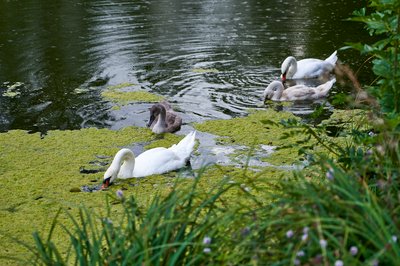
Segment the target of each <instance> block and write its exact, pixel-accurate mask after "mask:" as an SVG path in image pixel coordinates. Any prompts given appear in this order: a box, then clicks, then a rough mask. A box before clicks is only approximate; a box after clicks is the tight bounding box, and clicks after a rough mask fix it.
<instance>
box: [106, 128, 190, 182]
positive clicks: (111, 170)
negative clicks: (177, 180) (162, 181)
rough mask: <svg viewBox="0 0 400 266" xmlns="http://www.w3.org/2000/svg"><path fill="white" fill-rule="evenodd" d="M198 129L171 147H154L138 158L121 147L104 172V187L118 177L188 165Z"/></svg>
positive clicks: (161, 171) (141, 174)
mask: <svg viewBox="0 0 400 266" xmlns="http://www.w3.org/2000/svg"><path fill="white" fill-rule="evenodd" d="M195 138H196V131H192V132H190V133H189V134H187V135H186V137H184V138H183V139H182V140H181V141H180V142H179V143H178V144H174V145H172V146H171V147H169V148H168V149H167V148H163V147H159V148H154V149H150V150H148V151H145V152H143V153H141V154H140V155H139V156H138V157H137V158H136V159H135V155H134V154H133V152H132V151H131V150H130V149H121V150H120V151H118V152H117V154H116V155H115V157H114V159H113V161H112V163H111V165H110V167H108V169H107V171H106V172H105V173H104V179H103V185H102V189H104V188H107V187H108V186H109V185H110V184H111V183H112V182H114V180H115V179H116V178H117V177H118V178H131V177H144V176H149V175H155V174H163V173H166V172H169V171H173V170H177V169H179V168H182V167H183V166H185V165H186V163H187V162H188V161H189V158H190V155H191V153H192V151H193V147H194V144H195Z"/></svg>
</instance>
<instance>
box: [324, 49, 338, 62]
mask: <svg viewBox="0 0 400 266" xmlns="http://www.w3.org/2000/svg"><path fill="white" fill-rule="evenodd" d="M336 54H337V51H334V52H333V54H331V55H330V56H329V57H328V58H327V59H325V62H328V63H330V64H332V65H335V64H336V61H337V60H338V57H337V55H336Z"/></svg>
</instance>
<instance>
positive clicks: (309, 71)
mask: <svg viewBox="0 0 400 266" xmlns="http://www.w3.org/2000/svg"><path fill="white" fill-rule="evenodd" d="M336 53H337V51H334V52H333V54H331V55H330V56H329V57H328V58H327V59H325V60H321V59H315V58H307V59H302V60H300V61H296V59H295V58H294V57H293V56H289V57H288V58H286V59H285V61H283V63H282V66H281V72H282V75H281V78H282V81H285V80H286V79H309V78H319V77H324V76H326V75H328V74H329V73H330V72H331V71H332V70H333V69H334V68H335V64H336V61H337V59H338V58H337V55H336Z"/></svg>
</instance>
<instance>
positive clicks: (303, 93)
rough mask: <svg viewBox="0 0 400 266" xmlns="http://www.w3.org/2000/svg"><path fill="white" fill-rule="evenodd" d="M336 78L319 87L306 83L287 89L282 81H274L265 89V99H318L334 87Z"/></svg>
mask: <svg viewBox="0 0 400 266" xmlns="http://www.w3.org/2000/svg"><path fill="white" fill-rule="evenodd" d="M335 82H336V79H332V80H330V81H328V82H326V83H324V84H322V85H319V86H318V87H308V86H306V85H295V86H292V87H289V88H287V89H285V87H284V86H283V84H282V82H280V81H273V82H272V83H271V84H269V85H268V87H267V88H266V89H265V91H264V94H263V97H264V101H266V100H273V101H304V100H316V99H319V98H323V97H325V96H326V95H327V94H328V92H329V90H330V89H331V88H332V86H333V84H334V83H335Z"/></svg>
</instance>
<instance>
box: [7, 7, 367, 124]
mask: <svg viewBox="0 0 400 266" xmlns="http://www.w3.org/2000/svg"><path fill="white" fill-rule="evenodd" d="M322 2H323V3H322ZM362 5H363V3H360V2H359V1H347V0H337V1H329V2H328V1H311V0H309V1H300V0H295V1H289V0H287V1H277V0H275V1H257V0H248V1H239V0H205V1H178V0H174V1H170V0H160V1H144V0H141V1H131V0H129V1H128V0H117V1H107V0H101V1H89V0H81V1H73V3H71V2H70V1H50V0H43V1H40V2H39V3H38V2H37V1H33V0H26V1H14V0H9V1H1V2H0V32H1V34H0V95H3V93H4V92H5V91H6V90H7V89H8V87H9V86H10V84H11V85H12V84H15V82H22V83H23V84H24V85H23V86H22V87H21V88H20V90H21V94H20V95H19V96H18V97H8V96H0V131H5V130H9V129H14V128H22V129H29V130H34V131H38V130H39V131H45V130H47V129H55V128H61V129H72V128H80V127H87V126H97V127H113V126H114V125H116V124H118V126H117V127H120V126H121V123H122V124H123V121H122V120H121V119H120V120H118V116H114V114H115V113H113V112H112V111H111V110H110V107H111V106H110V104H108V103H106V102H105V101H104V100H103V99H102V98H101V96H100V92H101V90H102V89H104V87H106V86H109V85H115V84H118V83H123V82H130V83H134V84H138V85H140V86H141V87H142V88H143V89H145V90H148V91H151V92H154V93H158V94H161V95H164V96H165V97H167V98H168V99H169V100H170V101H172V102H174V103H176V105H178V107H179V108H180V109H181V110H182V112H183V113H185V115H186V117H187V121H189V122H191V121H199V120H203V119H216V118H221V119H227V118H230V117H232V116H241V115H245V114H246V109H247V108H249V107H250V108H257V107H260V101H261V100H260V96H261V94H262V91H263V90H264V88H265V87H266V86H267V85H268V83H269V82H270V81H272V80H274V79H276V78H278V77H279V74H280V73H279V69H278V68H279V66H280V64H281V61H282V60H283V59H284V58H286V56H287V55H289V54H291V55H294V56H296V57H298V58H302V57H315V58H325V57H327V56H329V55H330V54H331V53H332V51H333V50H335V49H337V48H339V47H341V46H343V43H344V42H345V41H360V38H361V36H360V34H359V31H360V29H361V26H359V25H354V24H350V23H348V22H344V21H342V19H343V18H347V17H349V16H350V14H351V12H352V11H353V10H354V9H356V8H359V7H360V6H362ZM339 58H340V59H341V60H342V61H345V62H346V61H347V62H350V63H352V64H354V65H358V64H359V63H360V62H359V61H358V60H360V59H359V58H358V57H356V56H354V53H349V52H341V53H339ZM98 78H100V80H104V81H105V84H99V85H98V86H96V87H95V89H89V88H93V86H92V84H91V81H94V80H97V79H98ZM77 88H84V89H85V88H86V90H83V91H84V92H83V93H76V89H77ZM138 106H139V107H140V105H136V106H128V107H127V109H126V110H125V114H124V115H123V116H124V117H126V116H129V110H130V109H134V110H136V112H140V111H139V110H138V109H137V108H138ZM122 112H124V110H123V111H122ZM139 119H142V118H141V116H138V118H137V119H135V117H133V118H130V119H125V120H128V121H129V124H134V125H141V124H142V122H143V121H140V120H139ZM127 124H128V123H127Z"/></svg>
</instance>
